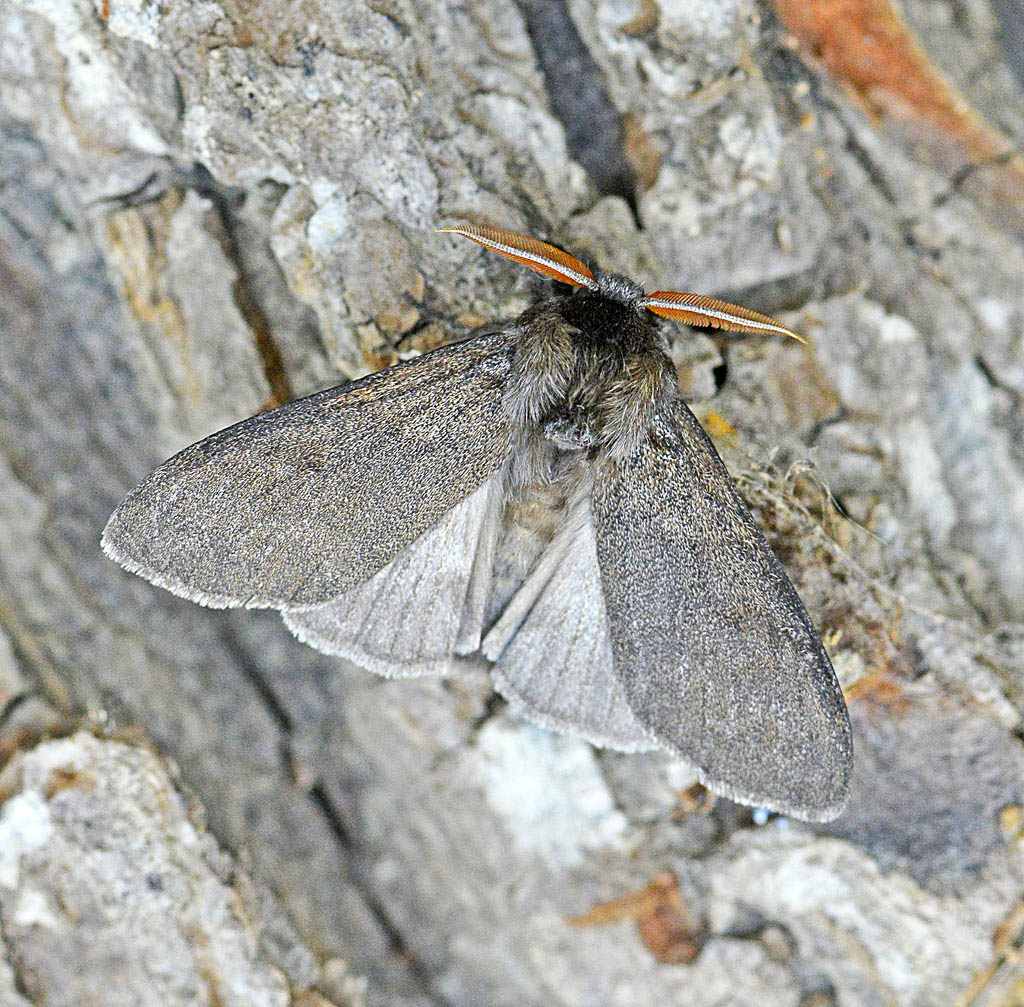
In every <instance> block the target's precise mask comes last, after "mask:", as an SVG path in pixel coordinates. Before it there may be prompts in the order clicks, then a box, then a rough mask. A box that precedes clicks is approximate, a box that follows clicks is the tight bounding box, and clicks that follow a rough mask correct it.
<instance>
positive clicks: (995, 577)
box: [0, 0, 1024, 1007]
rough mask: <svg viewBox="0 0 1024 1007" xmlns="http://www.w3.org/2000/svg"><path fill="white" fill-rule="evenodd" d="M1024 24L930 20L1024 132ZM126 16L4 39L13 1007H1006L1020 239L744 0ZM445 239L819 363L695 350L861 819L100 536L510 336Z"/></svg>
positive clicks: (1, 504)
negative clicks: (802, 640) (667, 751)
mask: <svg viewBox="0 0 1024 1007" xmlns="http://www.w3.org/2000/svg"><path fill="white" fill-rule="evenodd" d="M1012 7H1013V5H1012V4H1009V3H1006V2H1001V3H995V2H994V3H993V4H992V5H991V7H990V6H989V5H988V3H986V2H985V0H967V2H957V3H952V2H951V3H948V4H947V3H918V2H907V3H906V4H905V5H904V8H903V11H904V14H905V16H906V17H907V18H908V19H909V21H910V22H911V24H912V25H913V26H914V27H915V28H916V29H917V31H918V32H919V34H920V36H921V38H922V39H923V40H924V42H925V44H926V46H927V47H928V49H929V51H930V52H931V53H932V55H933V58H934V59H935V60H936V62H937V64H938V65H939V66H940V67H941V68H942V70H943V71H944V72H945V74H946V75H947V76H949V77H950V78H952V80H953V81H954V83H955V84H957V85H958V86H959V87H960V88H961V90H962V91H963V92H964V93H965V95H966V96H967V98H968V99H969V100H970V101H971V102H972V103H973V104H974V105H975V107H976V108H977V109H979V110H980V112H981V113H982V114H984V115H986V116H987V117H988V119H989V120H990V121H991V122H992V123H994V124H995V125H996V126H997V127H999V128H1000V129H1001V130H1002V131H1003V132H1004V133H1005V134H1006V135H1007V136H1008V137H1010V138H1011V140H1013V141H1014V142H1016V143H1018V144H1019V143H1020V140H1021V137H1022V136H1024V113H1022V109H1024V103H1022V101H1021V98H1022V94H1021V83H1020V78H1019V76H1015V73H1014V71H1015V68H1016V69H1018V70H1019V66H1020V58H1019V37H1018V36H1016V35H1015V34H1014V33H1013V31H1012V30H1011V29H1008V28H1007V27H1006V25H1007V20H1006V16H1005V11H1006V9H1012ZM104 8H105V4H104V3H101V2H97V3H95V4H93V3H91V2H89V0H14V2H13V3H7V4H4V5H2V6H0V688H2V699H3V706H2V719H0V754H2V755H3V757H4V758H5V759H6V760H8V762H9V766H10V768H9V771H8V774H7V777H6V782H5V785H4V789H3V795H2V796H3V797H4V798H5V799H6V803H5V804H4V805H3V808H2V811H0V837H2V838H0V922H2V927H0V943H2V948H0V952H2V953H0V1004H4V1005H6V1004H12V1005H13V1004H18V1005H22V1004H26V1003H40V1004H42V1003H47V1004H58V1003H60V1004H63V1003H86V1002H88V1003H94V1004H111V1005H113V1004H117V1005H126V1004H148V1003H161V1004H177V1003H182V1004H185V1003H223V1004H235V1003H238V1004H242V1003H252V1004H258V1003H259V1004H262V1003H266V1004H279V1003H287V1002H293V1003H302V1004H307V1005H310V1004H315V1003H321V1002H323V999H322V998H326V999H328V1000H330V1001H332V1002H336V1003H349V1002H353V1003H354V1002H358V1001H360V1000H365V1002H367V1003H369V1004H388V1005H392V1004H397V1005H410V1007H412V1005H416V1007H427V1005H439V1004H446V1005H452V1007H456V1005H458V1007H468V1005H474V1007H475V1005H487V1007H491V1005H494V1007H505V1005H508V1007H512V1005H515V1007H523V1005H546V1007H547V1005H564V1007H569V1005H581V1007H582V1005H587V1007H593V1005H602V1004H623V1005H625V1004H629V1005H639V1007H645V1005H652V1007H653V1005H662V1004H668V1003H685V1004H688V1005H693V1007H701V1005H704V1004H708V1005H710V1004H716V1005H724V1004H735V1005H752V1004H758V1005H761V1007H774V1005H797V1004H801V1005H809V1004H819V1003H821V1004H828V1003H836V1004H843V1005H874V1004H900V1005H914V1007H917V1005H920V1007H932V1005H935V1004H940V1003H949V1002H952V1001H953V1000H954V999H955V998H957V997H958V996H960V997H961V998H962V999H961V1001H960V1002H961V1003H963V1004H965V1005H966V1004H975V1005H985V1007H995V1005H997V1004H1003V1003H1009V1002H1012V999H1011V998H1012V997H1014V996H1019V989H1020V983H1021V981H1022V980H1021V972H1020V967H1019V964H1018V963H1017V959H1016V957H1015V956H1017V955H1018V954H1019V952H1018V951H1016V950H1015V948H1016V947H1017V946H1018V944H1019V940H1020V931H1021V929H1022V927H1024V909H1022V903H1021V898H1022V889H1024V855H1022V853H1024V838H1022V837H1024V810H1022V808H1024V746H1022V743H1021V714H1022V712H1024V705H1022V704H1024V449H1022V444H1024V364H1022V361H1024V285H1022V283H1021V277H1022V276H1024V244H1022V239H1021V234H1020V233H1019V228H1018V227H1017V226H1016V225H1015V224H1014V220H1019V219H1020V217H1019V211H1018V212H1016V213H1015V214H1009V213H1008V214H1007V217H1006V220H1005V222H1004V221H1003V220H1002V219H1001V218H1000V215H999V214H998V213H993V212H992V207H991V205H988V206H985V207H982V206H980V205H979V204H977V203H976V202H973V201H972V199H971V198H970V193H969V186H968V185H966V184H965V180H966V176H965V175H964V174H963V173H961V174H958V175H955V176H953V175H950V174H949V173H948V172H944V171H943V170H941V169H939V168H936V169H933V168H931V167H929V166H928V165H927V164H925V163H922V162H920V161H919V160H915V158H914V157H913V156H912V155H911V153H910V152H909V151H910V150H911V149H912V147H911V145H910V144H909V143H908V142H907V138H906V136H905V135H903V134H902V133H901V132H900V131H898V130H895V129H892V128H889V127H888V125H887V123H886V122H885V121H876V120H873V119H871V118H870V117H869V116H867V115H865V113H864V112H863V110H862V109H861V108H860V107H859V106H858V104H857V103H856V102H855V101H854V100H853V99H852V98H851V96H849V95H848V94H846V93H844V92H843V91H842V90H841V89H840V88H838V87H837V86H836V85H835V84H833V83H832V82H830V80H829V79H828V78H827V77H826V76H824V75H823V74H821V73H820V72H819V71H818V70H817V69H816V68H815V67H814V66H813V65H812V64H810V63H808V62H805V60H804V59H803V58H802V57H801V56H800V55H798V54H797V53H796V52H795V51H794V49H793V48H792V46H789V45H787V44H786V40H785V38H784V37H783V33H782V30H781V28H780V26H779V24H778V22H777V21H776V19H775V18H774V16H773V14H772V11H771V9H770V8H769V7H767V6H758V5H755V4H753V3H752V2H750V0H702V2H695V0H663V2H661V3H658V4H654V3H651V2H650V0H641V2H639V3H636V2H634V0H597V2H591V0H566V2H562V0H521V2H520V3H519V4H518V5H514V4H509V3H503V2H499V0H469V2H461V3H456V2H446V0H424V2H412V0H409V2H406V0H370V2H363V0H347V2H344V3H337V2H325V0H311V2H309V3H305V4H301V5H300V4H281V3H279V2H270V0H265V2H264V0H255V2H251V3H238V2H236V0H220V2H203V3H200V2H194V0H175V2H173V3H167V4H160V3H157V2H152V0H109V10H105V9H104ZM1000 17H1003V21H1002V22H1000V21H999V18H1000ZM1015 46H1018V47H1017V48H1015ZM1007 53H1009V56H1007V55H1006V54H1007ZM466 219H468V220H472V221H477V222H486V223H494V224H501V225H503V226H506V227H509V228H511V229H513V230H519V231H523V232H526V233H531V234H534V235H536V236H537V237H541V238H549V239H551V240H556V241H558V242H560V243H562V244H564V245H565V246H566V247H568V248H570V249H571V250H572V251H574V252H575V253H576V254H580V255H586V256H590V257H591V258H592V259H593V260H594V261H596V262H597V263H599V264H601V265H603V266H605V267H608V268H612V269H616V270H618V271H622V272H627V273H629V274H631V275H632V276H634V277H635V278H636V279H638V280H640V281H642V282H644V283H645V284H647V285H649V286H657V287H659V288H666V289H672V288H676V289H683V290H689V289H696V290H701V291H704V292H707V293H711V294H717V295H720V296H727V297H730V298H731V299H734V300H739V299H744V300H745V301H747V302H748V303H749V304H750V306H751V307H755V308H758V309H760V310H764V311H774V312H778V313H782V314H783V316H784V317H785V318H786V320H787V321H788V322H789V323H791V324H792V325H794V326H795V327H796V328H798V329H799V330H801V331H803V332H804V333H806V334H807V336H808V337H809V341H808V344H807V345H806V346H798V345H796V344H795V343H791V344H787V345H782V344H777V343H773V342H757V341H737V340H728V341H723V340H711V339H708V338H706V337H705V336H704V335H698V334H696V333H693V332H690V331H680V332H679V333H678V339H677V341H676V350H675V352H676V360H677V364H678V369H679V374H680V381H681V382H682V383H683V387H684V388H685V390H686V391H687V393H688V394H689V395H690V396H691V397H692V399H693V400H694V401H695V402H697V403H698V404H699V411H700V413H701V416H702V418H704V419H706V421H707V424H708V427H709V429H710V430H711V432H712V433H713V434H714V435H715V436H716V438H717V441H718V444H719V446H720V449H721V451H722V453H723V455H724V457H725V459H726V461H727V462H728V464H729V465H730V467H731V469H732V470H733V472H734V473H735V474H736V477H737V479H738V480H739V482H740V485H741V487H742V490H743V492H744V494H745V495H746V497H747V498H748V500H749V501H750V503H751V505H752V507H753V508H754V510H755V513H756V514H757V515H758V516H759V518H760V519H761V520H762V522H763V524H764V526H765V528H766V530H767V532H768V534H769V536H770V539H771V541H772V544H773V546H774V547H775V548H776V550H777V552H778V554H779V556H780V558H781V559H782V560H783V562H784V563H785V565H786V567H787V569H788V570H789V572H790V575H791V576H792V578H793V580H794V582H795V583H796V586H797V588H798V590H799V591H800V593H801V595H802V597H803V598H804V600H805V602H806V604H807V606H808V608H809V610H810V612H811V615H812V618H813V619H814V621H815V623H816V625H817V626H818V627H819V628H820V629H821V631H822V633H823V636H824V638H825V642H826V645H827V646H828V648H829V650H830V652H831V654H832V656H833V659H834V661H835V664H836V667H837V669H838V670H839V672H840V675H841V678H842V680H843V684H844V687H845V688H846V690H847V693H848V698H849V703H850V709H851V716H852V719H853V721H854V727H855V733H856V738H855V742H856V749H857V756H856V757H857V764H856V774H855V783H854V789H853V794H852V797H851V799H850V803H849V808H848V810H847V811H846V812H845V813H844V815H843V816H842V817H840V818H839V819H838V820H837V821H836V822H834V823H832V824H830V825H828V826H821V827H809V826H805V825H801V824H798V823H794V822H790V821H786V820H783V819H773V820H770V821H769V822H767V823H766V824H756V823H755V821H754V819H753V818H752V817H751V815H750V814H749V813H748V812H746V811H744V810H743V809H739V808H737V807H735V806H732V805H729V804H728V803H727V802H722V801H720V802H718V803H717V804H715V805H713V806H712V807H707V806H706V805H704V804H702V803H700V802H697V803H696V804H691V805H688V806H684V805H681V803H680V796H679V795H680V791H681V790H683V789H684V788H686V787H687V786H688V784H689V783H690V782H692V781H691V778H690V777H689V776H688V775H687V773H686V772H685V770H684V769H681V768H680V767H679V766H677V765H676V764H674V763H672V762H671V760H669V759H667V758H665V757H663V756H660V755H635V756H619V755H614V754H609V753H604V752H598V751H595V750H593V749H591V748H590V747H589V746H588V745H586V744H584V743H582V742H579V741H576V740H572V739H566V738H561V737H556V736H554V735H551V734H548V733H545V732H543V731H539V730H535V729H533V728H531V727H529V726H527V725H524V724H522V723H519V722H516V721H514V720H513V719H511V718H509V717H508V715H507V713H506V711H505V710H504V707H503V706H502V704H501V703H499V702H495V701H493V700H492V695H491V692H490V690H489V687H488V685H487V680H486V677H485V676H484V675H482V674H481V675H480V677H479V678H470V679H467V680H465V681H459V682H454V683H439V682H410V681H405V682H385V681H382V680H379V679H376V678H374V677H372V676H371V675H369V674H368V673H365V672H362V671H360V670H358V669H354V668H350V667H344V666H342V665H341V664H340V663H338V662H335V661H332V660H328V659H326V658H322V657H320V656H318V655H316V654H315V653H313V652H312V651H310V650H308V649H306V648H304V647H302V646H301V645H300V644H298V643H297V642H296V641H295V640H294V639H292V638H291V637H290V636H289V634H288V633H287V631H286V630H285V628H284V627H283V625H281V623H280V621H279V620H278V619H277V618H276V617H275V616H273V615H272V614H268V613H257V612H233V613H226V612H211V611H207V610H204V609H201V608H199V607H197V606H195V605H191V604H188V603H186V602H183V601H180V600H178V599H175V598H173V597H171V596H170V595H168V594H166V593H164V592H162V591H159V590H157V589H155V588H152V587H151V586H149V585H148V584H146V583H143V582H142V581H140V580H138V579H137V578H134V577H131V576H129V575H127V574H125V573H123V572H122V571H121V570H119V569H118V568H117V567H116V566H115V565H114V564H112V563H110V562H109V561H107V560H106V559H104V557H103V556H102V555H101V553H100V552H99V548H98V537H99V532H100V529H101V528H102V526H103V524H104V521H105V519H106V517H107V516H108V514H109V513H110V511H111V510H112V508H113V507H114V506H115V504H116V503H117V502H118V500H119V499H120V498H121V496H122V495H123V494H124V493H125V492H126V491H127V490H129V489H130V488H131V487H132V486H134V485H135V483H136V482H138V480H140V479H141V478H142V477H143V476H144V475H145V474H147V473H148V472H149V471H150V470H151V469H152V468H153V467H154V466H155V465H156V464H157V463H158V462H160V461H161V460H163V459H164V458H165V457H167V456H168V455H170V454H171V453H172V452H174V451H175V450H177V449H179V448H181V447H183V446H185V445H186V444H188V443H190V442H191V441H193V440H196V439H198V438H200V437H201V436H204V435H205V434H207V433H210V432H212V431H213V430H215V429H217V428H219V427H220V426H223V425H225V424H227V423H229V422H232V421H234V420H238V419H240V418H242V417H244V416H247V415H250V414H251V413H253V412H254V411H256V410H258V409H259V408H261V407H263V406H264V405H266V404H267V403H268V402H275V401H281V400H283V399H284V398H287V397H288V396H290V395H293V394H295V395H297V394H304V393H307V392H309V391H312V390H314V389H316V388H320V387H324V386H326V385H329V384H333V383H337V382H338V381H339V380H342V379H345V378H349V377H353V376H356V375H358V374H361V373H365V372H366V371H367V370H368V369H371V368H374V367H379V366H382V365H384V364H386V363H389V362H390V361H392V360H393V359H395V357H396V355H397V354H398V353H403V352H410V351H414V350H418V349H424V348H428V347H432V346H434V345H437V344H439V343H440V342H443V341H445V340H448V339H452V338H456V337H459V336H462V335H465V334H466V333H468V332H469V331H470V329H471V328H472V327H473V326H474V325H476V324H479V323H480V322H484V321H491V320H495V319H500V318H505V317H509V316H511V315H512V314H514V313H515V312H517V311H518V310H521V309H522V308H523V307H524V306H525V305H526V304H527V303H529V298H530V289H531V286H530V285H531V282H532V281H531V280H530V278H529V277H528V275H525V274H524V273H523V271H522V270H520V269H519V268H518V267H515V266H514V265H512V264H507V263H503V262H502V261H500V260H496V259H495V258H494V257H493V256H487V254H486V253H484V252H482V251H481V250H480V249H478V248H476V247H475V246H472V245H470V244H469V243H467V242H461V243H460V242H456V241H455V240H452V239H450V238H449V237H448V236H441V235H438V234H436V233H435V232H434V228H435V227H437V226H441V225H443V224H445V223H448V222H452V221H456V220H466ZM83 725H84V726H89V727H91V729H92V733H78V734H75V735H74V736H72V737H68V738H65V739H64V740H59V741H50V742H43V743H42V744H40V745H38V746H37V747H35V748H33V747H32V746H33V745H34V744H35V742H36V740H37V739H39V738H41V737H44V736H47V735H55V734H66V733H67V732H69V731H70V730H72V729H73V728H75V727H77V726H83ZM126 731H129V732H130V733H131V737H130V738H126V737H125V732H126ZM132 738H134V740H132ZM115 739H116V740H115ZM140 739H145V741H144V742H142V741H141V740H140ZM168 766H173V767H177V769H168V768H167V767H168ZM179 774H180V775H179ZM182 795H187V796H182ZM199 808H202V809H203V812H204V814H205V821H203V820H200V819H199V818H198V817H197V816H198V814H199V811H198V809H199ZM630 893H634V894H633V895H630ZM636 893H639V894H636ZM595 907H596V908H595ZM573 918H576V919H575V922H573ZM136 924H137V925H136ZM98 933H99V934H101V935H102V939H99V938H97V934H98ZM69 949H71V951H72V952H73V955H72V954H69ZM75 956H77V957H75ZM104 976H106V977H107V978H106V981H105V982H104V981H103V977H104ZM353 976H358V977H361V978H360V979H355V978H353ZM75 983H78V984H79V985H78V986H75V985H74V984H75ZM76 990H77V991H80V992H77V993H76ZM1015 991H1016V992H1015Z"/></svg>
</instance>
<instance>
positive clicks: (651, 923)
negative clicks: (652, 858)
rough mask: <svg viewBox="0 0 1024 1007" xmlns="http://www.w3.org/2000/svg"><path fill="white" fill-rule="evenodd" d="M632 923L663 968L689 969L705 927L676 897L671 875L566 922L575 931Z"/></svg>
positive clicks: (699, 947) (676, 891) (678, 896)
mask: <svg viewBox="0 0 1024 1007" xmlns="http://www.w3.org/2000/svg"><path fill="white" fill-rule="evenodd" d="M623 920H632V921H633V922H634V923H635V924H636V929H637V933H638V934H639V935H640V940H641V941H643V945H644V947H645V948H647V950H648V951H650V953H651V954H652V955H654V957H655V959H656V960H657V961H659V962H661V963H662V964H663V965H689V964H690V963H691V962H692V961H693V960H694V959H695V958H696V957H697V955H698V954H700V950H701V948H702V947H703V946H704V940H705V937H706V936H707V927H706V925H705V924H704V922H703V920H700V919H697V918H696V917H695V916H694V915H693V913H691V912H690V910H689V909H688V908H687V906H686V903H685V902H683V898H682V896H681V895H680V894H679V883H678V882H677V880H676V876H675V875H674V874H673V873H672V872H671V871H666V872H665V873H664V874H659V875H658V876H657V877H656V878H655V879H654V880H653V881H652V882H651V883H650V884H649V885H648V886H647V887H646V888H642V889H640V890H639V891H635V892H629V893H628V894H626V895H623V896H622V897H621V898H618V899H612V900H611V901H610V902H599V903H598V904H597V905H596V906H594V907H593V908H592V909H590V910H589V911H588V912H586V913H584V914H583V915H582V916H574V917H572V918H570V920H569V922H570V923H571V924H573V926H577V927H594V926H603V925H606V924H609V923H621V922H622V921H623Z"/></svg>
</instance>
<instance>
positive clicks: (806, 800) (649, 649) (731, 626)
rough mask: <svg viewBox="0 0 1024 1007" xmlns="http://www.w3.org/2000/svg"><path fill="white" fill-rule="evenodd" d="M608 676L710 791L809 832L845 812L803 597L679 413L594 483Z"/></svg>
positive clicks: (837, 753)
mask: <svg viewBox="0 0 1024 1007" xmlns="http://www.w3.org/2000/svg"><path fill="white" fill-rule="evenodd" d="M592 502H593V508H594V516H595V521H596V532H597V554H598V562H599V565H600V569H601V578H602V585H603V590H604V598H605V604H606V607H607V612H608V619H609V624H610V627H611V636H612V653H613V659H614V662H615V672H616V675H617V676H618V677H619V679H620V681H621V682H622V684H623V686H624V687H625V692H626V695H627V698H628V701H629V704H630V706H631V707H632V709H633V712H634V713H635V714H636V716H637V718H638V719H639V720H640V722H641V723H642V724H643V725H644V726H645V727H646V728H647V729H648V730H650V731H651V732H652V733H653V734H654V735H655V736H656V737H657V738H658V739H659V740H661V741H662V742H663V743H664V744H666V745H667V746H669V747H670V748H671V749H673V750H675V751H676V752H677V753H678V754H679V755H681V756H682V757H683V758H684V759H685V760H686V761H688V762H689V763H691V764H692V765H693V766H694V767H695V768H696V769H697V770H698V772H699V774H700V777H701V779H702V780H703V781H704V782H705V783H707V784H708V785H709V786H710V787H711V788H712V789H713V790H716V791H717V792H719V793H722V794H725V795H726V796H729V797H732V798H734V799H736V800H739V801H741V802H742V803H744V804H753V805H759V806H762V807H765V808H769V809H772V810H776V811H782V812H785V813H787V814H791V815H793V816H795V817H800V818H806V819H810V820H828V819H830V818H833V817H835V815H837V814H838V813H839V811H840V810H841V809H842V806H843V804H844V802H845V800H846V795H847V790H848V787H849V780H850V772H851V768H852V760H853V745H852V740H851V736H850V724H849V719H848V717H847V713H846V706H845V703H844V702H843V696H842V692H841V691H840V689H839V683H838V681H837V680H836V676H835V672H834V671H833V669H832V665H831V663H830V662H829V659H828V656H827V654H826V653H825V650H824V648H823V647H822V644H821V641H820V640H819V638H818V636H817V634H816V633H815V631H814V629H813V628H812V626H811V623H810V620H809V618H808V616H807V613H806V611H805V610H804V607H803V605H802V604H801V602H800V599H799V598H798V597H797V594H796V591H795V590H794V589H793V586H792V585H791V584H790V582H789V580H788V578H787V577H786V575H785V573H784V572H783V570H782V567H781V565H780V564H779V562H778V560H777V559H776V558H775V556H774V555H773V554H772V552H771V550H770V549H769V547H768V544H767V542H765V540H764V538H763V536H762V535H761V533H760V531H759V530H758V528H757V526H756V524H755V523H754V519H753V518H752V517H751V515H750V513H749V511H747V509H746V507H745V506H744V504H743V503H742V501H741V500H740V499H739V496H738V495H737V493H736V491H735V490H734V489H733V487H732V484H731V481H730V478H729V475H728V472H727V471H726V468H725V466H724V464H723V463H722V461H721V459H720V458H719V457H718V454H717V453H716V451H715V449H714V447H713V446H712V444H711V441H710V440H709V439H708V437H707V435H706V434H705V433H704V431H703V430H702V429H701V426H700V424H699V423H698V422H697V420H696V418H695V417H694V416H693V414H692V413H691V412H690V411H689V409H687V408H686V406H685V405H683V403H682V402H673V403H672V404H671V405H669V406H666V407H664V408H663V409H662V410H660V412H659V413H658V415H657V416H656V417H655V421H654V424H653V427H652V430H651V435H650V438H649V440H648V441H646V442H645V444H644V446H643V447H642V448H641V449H640V450H639V451H638V452H637V453H636V454H635V455H634V456H633V457H632V458H631V459H629V460H628V461H626V462H623V463H621V464H620V465H614V464H611V463H609V464H608V465H607V466H606V467H602V468H601V469H600V470H599V471H598V473H597V476H596V483H595V487H594V494H593V501H592Z"/></svg>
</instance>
